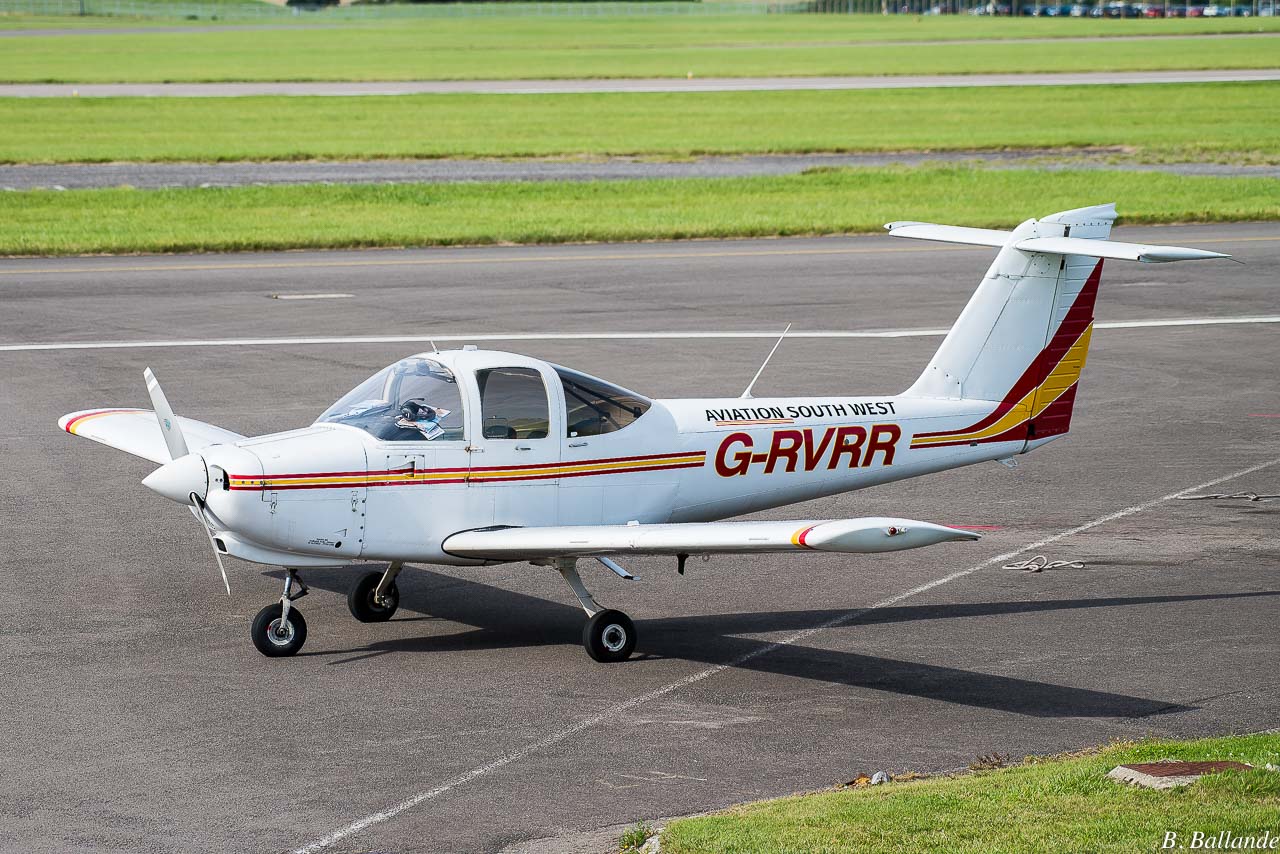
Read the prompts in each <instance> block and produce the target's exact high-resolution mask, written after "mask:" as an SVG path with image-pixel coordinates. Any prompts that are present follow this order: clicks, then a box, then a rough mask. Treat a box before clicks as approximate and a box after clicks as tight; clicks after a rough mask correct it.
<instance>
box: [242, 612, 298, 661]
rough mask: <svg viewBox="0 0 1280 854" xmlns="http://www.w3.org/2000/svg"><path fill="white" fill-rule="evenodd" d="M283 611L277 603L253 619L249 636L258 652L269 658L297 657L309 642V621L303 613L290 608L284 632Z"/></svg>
mask: <svg viewBox="0 0 1280 854" xmlns="http://www.w3.org/2000/svg"><path fill="white" fill-rule="evenodd" d="M283 610H284V608H283V606H282V605H281V604H280V603H279V602H276V603H275V604H274V605H268V606H267V607H265V608H263V609H262V610H261V611H259V612H258V616H256V617H254V618H253V628H252V629H251V630H250V635H249V636H250V637H251V638H253V645H254V646H256V647H257V648H258V652H260V653H262V654H263V655H265V656H266V657H267V658H284V657H286V656H290V655H297V654H298V650H300V649H302V645H303V644H304V643H306V642H307V621H306V620H305V619H303V617H302V612H301V611H299V610H298V609H297V608H294V607H293V606H290V607H289V617H288V619H287V620H286V621H285V625H284V626H283V630H282V627H281V625H280V613H281V611H283Z"/></svg>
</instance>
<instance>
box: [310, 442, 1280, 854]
mask: <svg viewBox="0 0 1280 854" xmlns="http://www.w3.org/2000/svg"><path fill="white" fill-rule="evenodd" d="M1277 464H1280V457H1276V458H1274V459H1271V460H1267V461H1266V462H1263V463H1258V464H1257V465H1254V466H1250V467H1249V468H1246V469H1241V470H1240V471H1237V472H1233V473H1231V474H1228V475H1223V476H1222V477H1217V478H1214V479H1213V480H1208V481H1205V482H1204V483H1198V484H1196V485H1195V486H1189V487H1187V488H1185V489H1180V490H1178V491H1177V492H1171V493H1169V494H1168V495H1162V496H1160V497H1159V498H1153V499H1151V500H1150V501H1146V502H1144V503H1142V504H1135V505H1133V506H1130V507H1126V508H1124V509H1123V510H1117V511H1116V512H1114V513H1108V514H1107V515H1105V516H1099V517H1098V518H1096V519H1092V520H1090V521H1088V522H1085V523H1084V524H1083V525H1077V526H1075V527H1074V528H1068V529H1067V530H1065V531H1060V532H1059V533H1057V534H1052V535H1050V536H1048V537H1045V538H1044V539H1042V540H1037V541H1036V542H1034V543H1029V544H1027V545H1025V546H1022V547H1021V548H1018V549H1015V550H1013V551H1011V552H1005V553H1004V554H998V555H996V556H995V557H991V558H987V559H986V560H984V561H982V562H981V563H976V564H974V565H973V566H970V567H968V568H967V569H961V570H957V571H956V572H953V573H951V574H950V575H944V576H942V577H941V578H936V579H934V580H933V581H929V582H926V583H924V584H921V585H919V586H917V587H912V588H911V589H910V590H907V591H904V592H902V593H898V594H896V595H894V596H890V597H889V598H888V599H882V600H880V601H879V602H877V603H875V604H874V605H869V606H867V607H865V608H855V609H853V610H851V611H846V612H845V613H843V614H839V615H837V616H835V617H832V618H831V619H829V620H825V621H823V622H821V623H818V624H816V625H814V626H811V627H810V628H807V629H802V630H800V631H798V632H794V633H792V634H790V635H788V636H787V637H785V638H782V639H781V640H778V641H774V642H772V643H768V644H765V645H763V646H760V647H757V648H756V649H753V650H751V651H750V652H748V653H745V654H743V655H740V656H738V657H737V658H735V659H733V660H732V661H730V662H728V663H727V664H717V665H715V666H714V667H708V668H707V669H705V670H700V671H698V672H697V673H694V674H691V675H689V676H686V677H684V678H683V679H678V680H676V681H675V682H669V683H668V684H666V685H663V686H662V687H660V688H655V689H654V690H652V691H649V692H648V693H645V694H640V695H638V696H635V697H632V698H631V699H629V700H626V701H624V702H622V703H618V704H616V705H614V706H611V707H610V708H608V709H606V710H605V711H603V712H598V713H597V714H594V715H592V716H590V717H587V718H583V719H582V720H580V721H578V722H577V723H575V724H572V725H570V726H567V727H565V728H563V729H560V730H557V731H555V732H553V733H551V734H550V735H547V736H546V737H544V738H541V739H539V740H538V741H533V742H530V743H528V744H526V745H525V746H524V747H521V748H519V749H518V750H515V751H513V752H511V753H508V754H507V755H505V756H502V757H500V758H498V759H495V760H493V761H492V762H489V763H487V764H485V765H480V766H477V767H475V768H472V769H471V770H470V771H467V772H465V773H463V774H459V775H458V776H456V777H452V778H450V779H449V780H446V781H445V782H443V783H441V784H440V785H438V786H436V787H435V788H432V789H427V790H426V791H423V792H419V793H418V794H416V795H414V796H412V797H410V798H406V799H404V800H403V801H400V803H398V804H395V805H394V806H391V807H388V808H387V809H384V810H381V811H379V812H375V813H372V814H370V815H367V816H365V817H364V818H361V819H358V820H356V821H353V822H351V823H350V824H346V825H343V826H342V827H340V828H338V829H337V830H334V831H332V832H331V833H328V834H326V835H325V836H322V837H320V838H319V839H316V840H315V841H313V842H309V843H307V844H306V845H303V846H302V847H301V848H297V849H295V850H294V852H293V854H317V853H318V852H320V851H323V850H325V849H326V848H330V847H332V846H333V845H336V844H337V843H338V842H341V841H342V840H343V839H345V838H347V837H348V836H351V835H352V834H355V833H359V832H360V831H362V830H366V829H368V828H370V827H372V826H373V825H375V824H380V823H381V822H384V821H387V820H389V819H392V818H395V817H396V816H398V815H400V814H401V813H403V812H406V811H408V810H411V809H413V808H414V807H416V806H418V805H419V804H422V803H424V802H426V801H429V800H432V799H434V798H438V797H440V796H441V795H443V794H446V793H447V792H449V791H450V790H452V789H456V788H458V787H459V786H462V785H465V784H466V783H469V782H471V781H472V780H475V779H477V778H479V777H483V776H485V775H487V774H490V773H492V772H494V771H498V770H500V769H502V768H504V767H506V766H507V765H510V764H512V763H514V762H519V761H520V760H521V759H524V758H525V757H526V756H529V755H531V754H533V753H537V752H538V751H540V750H544V749H546V748H548V747H553V746H555V745H556V744H559V743H560V742H563V741H565V740H567V739H569V738H571V737H572V736H574V735H577V734H578V733H580V732H582V731H583V730H587V729H591V728H592V727H594V726H596V725H598V724H601V723H604V722H605V721H608V720H611V719H614V718H616V717H617V716H618V715H620V714H622V713H623V712H626V711H629V710H630V709H633V708H635V707H636V706H640V705H643V704H645V703H648V702H651V701H653V700H656V699H658V698H659V697H664V696H666V695H667V694H671V693H673V692H675V691H678V690H680V689H681V688H686V687H688V686H689V685H693V684H696V683H698V682H702V681H704V680H706V679H710V678H711V677H712V676H715V675H716V674H718V673H722V672H723V671H725V670H729V669H732V668H736V667H740V666H741V665H743V664H746V663H747V662H748V661H751V660H753V659H756V658H760V657H761V656H764V655H768V654H769V653H771V652H774V651H775V650H778V649H781V648H783V647H785V646H790V645H792V644H794V643H798V642H800V641H803V640H806V639H808V638H810V637H812V636H813V635H816V634H818V633H819V632H822V631H824V630H826V629H831V628H836V627H838V626H842V625H845V624H847V623H851V622H853V621H854V620H857V619H858V618H859V617H862V616H864V615H866V614H868V613H870V612H872V611H875V610H879V609H881V608H889V607H892V606H893V605H896V604H898V603H899V602H902V601H903V600H906V599H910V598H912V597H913V596H918V595H920V594H921V593H925V592H927V591H929V590H933V589H934V588H935V587H941V586H942V585H944V584H949V583H950V582H952V581H956V580H957V579H961V578H964V577H966V576H969V575H973V574H974V573H975V572H978V571H980V570H983V569H986V568H987V567H989V566H995V565H996V564H999V563H1005V562H1008V561H1010V560H1012V559H1014V558H1016V557H1019V556H1021V555H1024V554H1026V553H1027V552H1031V551H1036V550H1039V549H1042V548H1044V547H1045V546H1048V545H1052V544H1053V543H1056V542H1058V541H1060V540H1065V539H1067V538H1068V537H1073V536H1075V535H1076V534H1081V533H1083V532H1085V531H1088V530H1091V529H1093V528H1096V527H1098V526H1099V525H1105V524H1107V523H1108V522H1114V521H1116V520H1117V519H1123V518H1125V517H1126V516H1133V515H1135V514H1138V513H1143V512H1146V511H1147V510H1150V509H1152V508H1154V507H1157V506H1159V505H1161V504H1164V503H1165V502H1168V501H1173V500H1174V499H1176V498H1179V497H1181V496H1183V495H1187V494H1188V493H1192V492H1200V491H1202V490H1205V489H1209V488H1210V487H1214V486H1217V485H1218V484H1220V483H1226V482H1227V481H1229V480H1234V479H1235V478H1238V477H1244V476H1245V475H1248V474H1253V473H1254V472H1256V471H1261V470H1262V469H1265V468H1269V467H1271V466H1274V465H1277Z"/></svg>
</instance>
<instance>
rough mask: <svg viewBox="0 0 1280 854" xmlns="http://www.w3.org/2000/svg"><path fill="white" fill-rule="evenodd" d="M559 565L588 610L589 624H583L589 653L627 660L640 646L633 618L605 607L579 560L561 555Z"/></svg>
mask: <svg viewBox="0 0 1280 854" xmlns="http://www.w3.org/2000/svg"><path fill="white" fill-rule="evenodd" d="M556 569H558V570H560V575H561V576H563V577H564V580H565V583H566V584H568V585H569V587H570V588H571V589H572V590H573V593H574V595H575V596H577V597H578V602H579V603H580V604H581V605H582V610H583V611H586V612H587V617H588V619H587V624H586V625H585V626H583V627H582V645H583V646H584V647H586V650H587V654H588V655H590V656H591V657H592V658H594V659H595V660H596V661H600V662H605V663H608V662H614V661H626V660H627V659H628V658H630V657H631V653H632V651H633V650H634V649H635V648H636V627H635V624H634V623H632V622H631V618H630V617H628V616H627V615H626V614H624V613H622V612H621V611H615V610H612V609H609V608H601V607H600V604H599V603H598V602H596V600H595V599H594V598H592V596H591V593H590V591H588V590H587V587H586V585H585V584H583V583H582V577H581V576H580V575H578V567H577V561H576V560H574V559H573V558H560V559H559V560H557V561H556Z"/></svg>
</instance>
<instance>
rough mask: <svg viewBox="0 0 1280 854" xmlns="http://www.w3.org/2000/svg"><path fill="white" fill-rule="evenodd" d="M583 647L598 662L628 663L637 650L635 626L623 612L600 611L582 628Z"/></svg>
mask: <svg viewBox="0 0 1280 854" xmlns="http://www.w3.org/2000/svg"><path fill="white" fill-rule="evenodd" d="M582 645H583V646H585V647H586V648H587V654H588V655H590V656H591V657H592V658H594V659H595V660H596V661H602V662H605V663H609V662H614V661H626V660H627V659H628V658H630V657H631V652H632V650H634V649H635V648H636V627H635V624H634V623H632V622H631V618H630V617H628V616H627V615H626V614H624V613H622V612H621V611H614V610H612V609H610V610H607V611H600V612H598V613H597V614H596V615H595V616H594V617H592V618H591V619H589V620H587V624H586V625H585V626H583V627H582Z"/></svg>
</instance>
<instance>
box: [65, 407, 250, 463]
mask: <svg viewBox="0 0 1280 854" xmlns="http://www.w3.org/2000/svg"><path fill="white" fill-rule="evenodd" d="M173 417H174V418H176V419H177V421H178V424H179V425H180V426H181V427H182V435H183V436H185V437H186V439H187V442H188V445H189V447H188V450H191V451H198V450H200V449H201V448H204V447H208V446H209V445H217V444H228V443H231V442H236V441H239V440H240V439H243V438H244V436H241V435H240V434H239V433H232V432H231V431H230V430H223V429H222V428H221V427H215V426H214V425H212V424H206V423H204V422H203V421H196V420H195V419H194V418H183V417H182V416H180V415H175V416H173ZM58 426H59V427H61V428H62V429H63V430H66V431H67V432H68V433H70V434H71V435H73V436H83V437H84V438H86V439H92V440H93V441H95V442H101V443H102V444H104V445H110V446H111V447H113V448H115V449H117V450H120V451H124V452H125V453H128V454H133V455H134V456H135V457H142V458H143V459H146V460H151V462H153V463H160V464H164V463H167V462H169V448H168V446H167V444H166V443H165V438H164V434H163V433H161V432H160V422H159V421H157V420H156V414H155V413H154V412H152V411H151V410H150V409H86V410H83V411H81V412H72V413H71V414H70V415H64V416H62V417H61V418H59V419H58Z"/></svg>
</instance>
